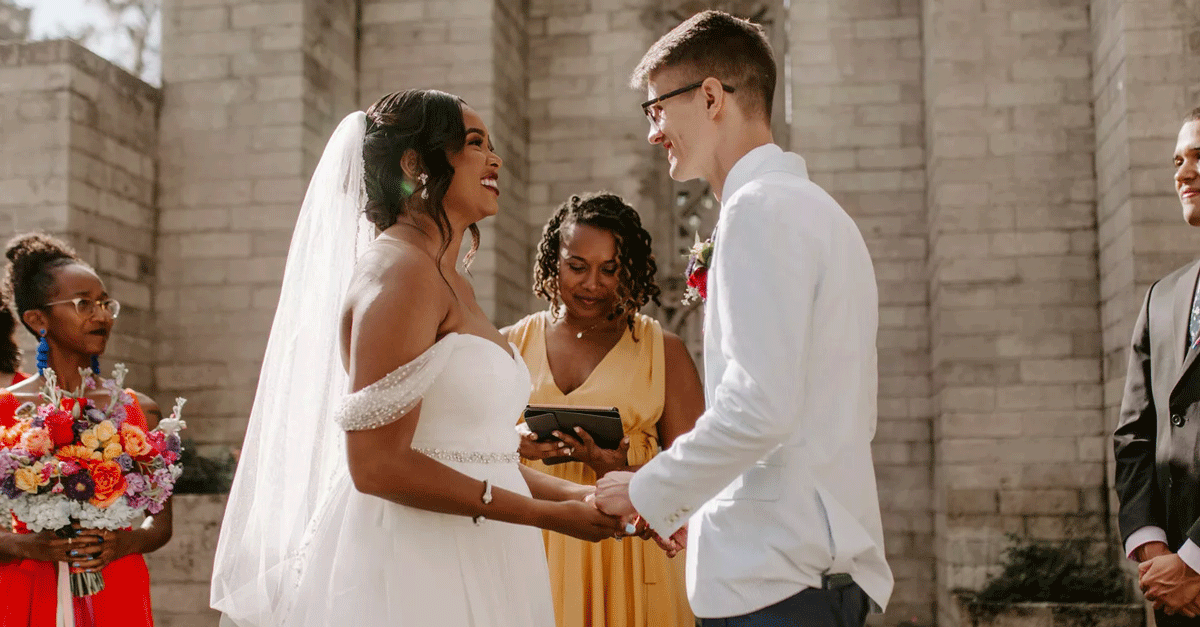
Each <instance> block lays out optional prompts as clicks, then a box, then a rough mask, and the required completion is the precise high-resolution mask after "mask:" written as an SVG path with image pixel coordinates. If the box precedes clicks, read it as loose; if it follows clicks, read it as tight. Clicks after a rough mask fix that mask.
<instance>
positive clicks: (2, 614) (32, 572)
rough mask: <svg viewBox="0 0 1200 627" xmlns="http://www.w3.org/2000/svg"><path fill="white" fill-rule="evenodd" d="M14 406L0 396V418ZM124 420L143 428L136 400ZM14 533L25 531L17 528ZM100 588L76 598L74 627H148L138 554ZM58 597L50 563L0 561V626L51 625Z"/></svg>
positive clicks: (114, 565)
mask: <svg viewBox="0 0 1200 627" xmlns="http://www.w3.org/2000/svg"><path fill="white" fill-rule="evenodd" d="M18 405H19V403H18V402H17V399H16V397H14V396H13V395H12V393H11V392H0V414H11V413H12V412H14V411H16V408H17V406H18ZM125 411H126V414H125V415H126V420H128V421H130V422H131V423H132V424H135V425H137V426H139V427H142V428H143V429H145V428H147V426H146V416H145V415H144V414H143V413H142V408H141V406H139V405H138V402H137V398H136V397H135V398H134V400H133V403H132V404H130V405H127V406H126V408H125ZM16 531H17V532H18V533H27V532H25V531H22V530H21V529H19V528H17V529H16ZM101 572H102V573H103V574H104V589H103V590H101V591H100V592H97V593H96V594H93V595H91V596H89V597H84V598H81V599H75V625H76V627H107V626H108V625H120V626H121V627H152V626H153V625H154V616H153V615H152V614H151V612H150V572H149V571H148V570H146V560H144V559H142V556H141V555H139V554H133V555H126V556H125V557H122V558H121V559H118V560H116V561H114V562H111V563H109V565H108V566H105V567H104V570H103V571H101ZM57 599H58V570H57V564H55V563H54V562H39V561H35V560H20V561H16V562H6V563H0V626H3V627H54V614H55V611H56V609H57V608H56V605H57Z"/></svg>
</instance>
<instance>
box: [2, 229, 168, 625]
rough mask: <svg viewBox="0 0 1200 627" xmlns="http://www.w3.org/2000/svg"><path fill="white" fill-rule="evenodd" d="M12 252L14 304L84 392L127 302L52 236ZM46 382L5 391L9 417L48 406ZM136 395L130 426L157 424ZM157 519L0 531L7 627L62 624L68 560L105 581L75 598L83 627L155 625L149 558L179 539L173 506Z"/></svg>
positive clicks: (66, 380) (104, 398) (102, 398)
mask: <svg viewBox="0 0 1200 627" xmlns="http://www.w3.org/2000/svg"><path fill="white" fill-rule="evenodd" d="M5 254H6V256H7V257H8V259H9V261H10V262H12V264H11V266H9V268H8V272H7V276H6V281H5V283H6V285H5V289H6V290H7V293H8V294H9V296H10V297H11V298H12V303H11V305H12V307H13V308H14V309H15V310H16V312H17V315H18V316H19V317H20V319H21V322H22V323H23V324H24V325H25V328H26V329H28V330H29V331H30V332H31V333H33V334H34V336H36V337H38V338H39V340H40V341H41V342H42V343H44V345H45V350H46V351H47V362H48V366H49V367H50V368H52V369H53V370H54V372H55V373H56V374H57V375H58V377H59V383H60V387H61V388H62V389H66V390H74V389H78V387H79V384H80V382H81V377H80V373H79V369H80V368H91V369H93V373H96V372H98V366H99V363H98V361H97V356H99V355H101V354H103V353H104V349H105V347H106V346H107V344H108V337H109V334H110V332H111V331H112V327H113V321H114V319H115V318H116V317H117V313H118V312H119V311H120V304H119V303H118V302H117V301H115V300H113V299H112V298H110V297H109V295H108V292H106V291H105V289H104V283H103V282H102V281H101V280H100V277H98V276H96V273H95V271H93V270H92V269H91V268H90V267H89V266H88V265H87V264H86V263H84V262H83V260H82V259H80V258H79V257H78V255H76V254H75V251H74V250H72V249H71V248H70V247H69V246H67V245H66V244H64V243H63V242H61V241H59V240H57V239H55V238H53V237H50V236H48V235H44V234H39V233H32V234H27V235H23V236H19V237H17V238H15V239H14V240H12V241H11V242H9V245H8V250H7V252H6V253H5ZM39 350H42V349H41V348H39ZM43 383H44V381H43V379H42V377H41V373H40V372H39V373H38V374H37V375H35V376H33V377H31V378H29V379H27V380H25V381H23V382H21V383H19V384H17V385H14V386H12V387H11V388H9V389H8V390H6V391H4V392H0V411H5V412H9V413H10V415H11V412H13V411H14V409H15V408H16V406H17V405H18V404H19V403H22V402H25V401H34V402H39V399H38V392H39V390H40V388H41V386H42V385H43ZM87 395H88V396H89V397H91V398H93V399H95V400H96V401H97V404H98V405H101V406H104V405H106V404H107V402H108V395H107V392H105V391H104V390H103V389H96V390H91V391H88V392H87ZM131 395H132V396H133V402H132V403H130V404H129V405H126V407H125V410H126V420H128V421H130V422H132V423H133V424H137V425H139V426H141V427H143V428H147V427H148V426H149V427H152V426H153V425H154V424H157V422H158V419H159V418H161V414H160V412H159V408H158V405H156V404H155V403H154V401H152V400H150V399H149V398H147V397H145V396H143V395H141V394H138V393H136V392H132V391H131ZM147 417H149V418H150V420H151V423H152V424H150V425H148V424H147V421H146V419H147ZM150 520H151V522H150V524H149V525H143V526H142V527H140V528H138V529H124V530H118V531H104V530H86V531H84V532H83V533H82V534H81V535H79V536H77V537H75V538H72V539H71V540H70V541H68V540H65V539H60V538H57V537H56V536H55V535H54V533H53V532H52V531H44V532H41V533H29V532H28V531H27V530H25V529H24V525H22V524H20V523H19V522H17V521H15V520H14V522H13V527H14V529H13V531H12V532H7V531H0V562H3V563H0V590H3V591H4V592H3V594H0V625H20V626H21V627H54V625H55V613H56V610H57V598H56V593H57V584H58V581H57V572H58V569H59V568H63V567H64V566H65V565H66V563H72V564H74V565H75V566H76V567H77V568H78V569H79V570H84V571H100V572H102V573H103V575H104V584H105V587H104V590H102V591H101V592H99V593H97V594H94V595H91V596H88V597H82V598H78V599H75V600H74V612H75V625H76V626H77V627H91V626H93V625H95V626H101V625H121V626H122V627H149V626H151V625H153V624H154V619H153V616H152V614H151V610H150V575H149V573H148V572H147V570H146V562H145V560H144V559H142V554H143V553H149V552H151V551H154V550H156V549H158V548H160V547H162V546H163V545H164V544H166V543H167V541H168V540H170V539H171V504H170V502H169V501H168V502H167V506H166V507H165V508H164V509H163V511H162V512H160V513H159V514H157V515H155V516H154V517H153V518H152V519H150Z"/></svg>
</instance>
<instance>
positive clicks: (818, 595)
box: [696, 583, 1161, 627]
mask: <svg viewBox="0 0 1200 627" xmlns="http://www.w3.org/2000/svg"><path fill="white" fill-rule="evenodd" d="M870 603H871V602H870V600H869V599H868V598H867V594H866V593H865V592H863V591H862V588H859V587H858V584H855V583H851V584H849V585H845V586H842V587H840V588H834V589H832V590H821V589H818V588H808V589H806V590H801V591H800V592H798V593H797V594H795V595H793V596H790V597H788V598H786V599H784V600H782V601H780V602H778V603H776V604H775V605H770V606H767V607H764V608H762V609H761V610H758V611H756V612H751V613H749V614H744V615H742V616H734V617H731V618H697V619H696V625H698V627H793V626H794V625H795V626H802V627H863V624H864V623H865V622H866V621H867V614H868V613H870ZM1160 627H1161V626H1160Z"/></svg>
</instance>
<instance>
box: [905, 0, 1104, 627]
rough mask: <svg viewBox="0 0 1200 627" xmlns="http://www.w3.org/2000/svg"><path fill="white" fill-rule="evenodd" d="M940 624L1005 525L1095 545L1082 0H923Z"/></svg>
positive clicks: (1099, 486)
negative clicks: (1086, 540) (1090, 540)
mask: <svg viewBox="0 0 1200 627" xmlns="http://www.w3.org/2000/svg"><path fill="white" fill-rule="evenodd" d="M923 8H924V11H923V27H924V41H925V55H926V56H925V95H926V107H925V109H926V120H927V133H926V137H927V144H926V146H927V155H926V164H927V166H926V167H927V172H928V177H929V185H928V196H927V199H928V207H929V218H928V219H929V233H930V264H929V269H930V295H931V317H932V322H933V324H932V330H933V333H932V357H933V373H934V376H933V383H934V398H935V402H936V405H937V408H938V411H937V414H936V418H935V422H934V446H935V453H934V457H935V459H937V460H938V463H937V465H936V468H935V481H934V487H935V510H936V543H935V550H936V555H937V576H938V586H937V587H938V593H939V599H938V602H939V612H938V623H939V624H940V625H956V624H958V620H959V618H958V617H957V616H955V615H954V612H953V607H954V603H953V600H952V598H951V596H950V595H951V591H952V590H954V589H958V588H968V589H978V588H980V587H981V586H982V585H984V583H985V582H986V581H987V579H988V577H989V576H990V575H992V574H994V573H995V572H996V566H997V564H998V563H999V561H1000V558H1001V555H1002V552H1003V549H1004V548H1005V547H1006V542H1005V540H1004V534H1006V533H1015V534H1018V535H1020V536H1025V537H1031V538H1039V539H1057V538H1063V537H1068V536H1069V537H1073V538H1094V539H1095V540H1096V542H1097V543H1100V544H1103V543H1104V542H1105V541H1106V538H1105V528H1104V513H1105V502H1104V499H1103V495H1104V485H1105V479H1104V455H1105V453H1104V451H1105V449H1106V447H1108V446H1109V439H1108V437H1106V430H1105V421H1104V419H1103V415H1102V412H1101V385H1100V319H1099V313H1098V306H1099V291H1098V281H1097V276H1098V271H1097V266H1096V220H1095V209H1094V206H1095V191H1094V189H1095V174H1094V171H1093V167H1092V163H1093V161H1092V159H1093V156H1092V153H1093V150H1094V140H1093V133H1092V112H1091V106H1090V104H1091V65H1090V54H1091V49H1092V48H1091V40H1092V38H1091V31H1090V26H1089V21H1088V3H1087V2H1085V1H1083V0H1072V1H1067V2H1057V3H1052V4H1051V3H1045V2H1042V1H1041V0H930V1H928V2H925V3H924V7H923Z"/></svg>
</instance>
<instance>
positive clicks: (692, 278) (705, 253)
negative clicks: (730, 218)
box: [683, 235, 713, 305]
mask: <svg viewBox="0 0 1200 627" xmlns="http://www.w3.org/2000/svg"><path fill="white" fill-rule="evenodd" d="M712 256H713V241H712V239H707V240H705V241H703V242H701V241H700V236H699V235H697V236H696V243H695V244H693V245H692V250H691V251H689V253H688V265H687V270H686V272H685V274H687V291H685V292H684V294H683V304H685V305H690V304H692V303H694V302H696V301H697V300H702V301H707V300H708V269H709V266H710V265H711V264H712Z"/></svg>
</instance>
